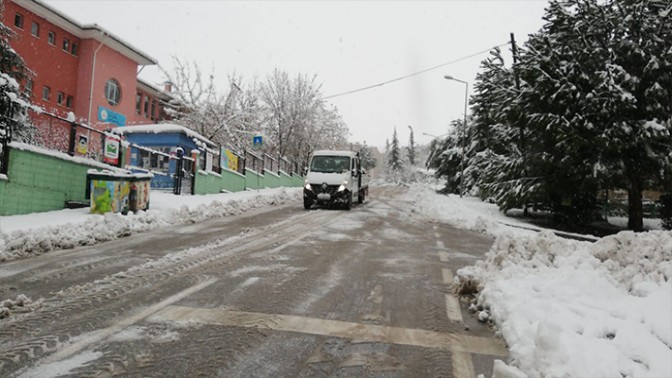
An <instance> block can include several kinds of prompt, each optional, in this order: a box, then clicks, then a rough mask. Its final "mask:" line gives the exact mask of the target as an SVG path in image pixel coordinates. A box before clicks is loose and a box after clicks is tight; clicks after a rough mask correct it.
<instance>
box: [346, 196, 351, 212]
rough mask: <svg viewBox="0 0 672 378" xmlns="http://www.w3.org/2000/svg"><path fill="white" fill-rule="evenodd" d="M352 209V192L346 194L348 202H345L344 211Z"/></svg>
mask: <svg viewBox="0 0 672 378" xmlns="http://www.w3.org/2000/svg"><path fill="white" fill-rule="evenodd" d="M350 209H352V192H350V193H348V200H347V201H346V202H345V210H350Z"/></svg>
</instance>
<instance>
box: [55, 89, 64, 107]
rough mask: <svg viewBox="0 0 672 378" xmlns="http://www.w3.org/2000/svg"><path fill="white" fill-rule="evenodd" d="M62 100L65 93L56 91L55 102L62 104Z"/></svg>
mask: <svg viewBox="0 0 672 378" xmlns="http://www.w3.org/2000/svg"><path fill="white" fill-rule="evenodd" d="M63 100H65V93H63V92H58V93H56V103H57V104H58V105H63Z"/></svg>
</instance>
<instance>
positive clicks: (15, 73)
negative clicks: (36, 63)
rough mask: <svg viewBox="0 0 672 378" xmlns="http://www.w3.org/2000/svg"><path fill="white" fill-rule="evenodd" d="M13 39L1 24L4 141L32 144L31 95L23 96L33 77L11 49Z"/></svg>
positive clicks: (0, 105) (0, 89) (0, 131)
mask: <svg viewBox="0 0 672 378" xmlns="http://www.w3.org/2000/svg"><path fill="white" fill-rule="evenodd" d="M1 7H2V4H0V8H1ZM0 10H1V9H0ZM11 38H14V32H13V31H12V30H11V29H10V28H8V27H7V26H6V25H4V24H3V23H1V22H0V139H5V140H7V139H9V138H11V139H14V140H18V141H30V140H32V139H33V138H34V133H35V130H34V127H33V126H32V125H31V124H30V122H29V121H28V119H27V116H26V109H27V108H28V107H29V106H30V93H28V92H23V93H22V92H21V90H20V88H21V84H22V83H25V82H26V81H27V80H28V79H29V78H30V77H31V76H32V73H31V72H30V70H29V69H28V68H27V67H26V64H25V62H24V60H23V58H21V56H19V54H18V53H17V52H16V51H15V50H14V49H13V48H12V47H11V46H10V45H9V40H10V39H11Z"/></svg>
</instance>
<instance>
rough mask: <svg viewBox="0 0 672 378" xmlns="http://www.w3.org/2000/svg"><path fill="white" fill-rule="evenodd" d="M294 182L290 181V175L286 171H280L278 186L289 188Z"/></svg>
mask: <svg viewBox="0 0 672 378" xmlns="http://www.w3.org/2000/svg"><path fill="white" fill-rule="evenodd" d="M293 184H294V183H293V182H292V176H290V175H288V174H287V173H285V172H283V171H280V186H283V187H285V188H291V187H292V186H294V185H293Z"/></svg>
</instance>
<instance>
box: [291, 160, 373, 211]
mask: <svg viewBox="0 0 672 378" xmlns="http://www.w3.org/2000/svg"><path fill="white" fill-rule="evenodd" d="M368 194H369V185H368V178H367V177H366V172H364V171H363V170H362V165H361V160H360V158H359V154H358V153H356V152H352V151H331V150H324V151H315V152H314V153H313V154H312V156H311V157H310V164H309V165H308V171H307V173H306V181H305V183H304V187H303V207H304V208H305V209H310V208H311V207H312V206H313V205H322V206H338V205H340V206H343V207H344V208H345V209H347V210H350V209H351V208H352V204H353V202H354V201H355V200H357V202H358V203H363V202H364V199H365V197H366V196H367V195H368Z"/></svg>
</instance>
